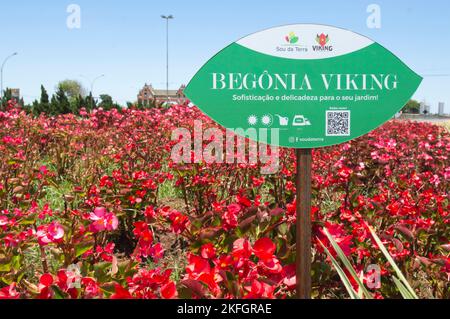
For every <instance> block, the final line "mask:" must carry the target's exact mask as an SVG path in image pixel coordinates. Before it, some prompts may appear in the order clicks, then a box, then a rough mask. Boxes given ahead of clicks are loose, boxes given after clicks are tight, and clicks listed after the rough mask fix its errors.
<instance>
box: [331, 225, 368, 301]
mask: <svg viewBox="0 0 450 319" xmlns="http://www.w3.org/2000/svg"><path fill="white" fill-rule="evenodd" d="M323 231H324V233H325V235H326V236H327V237H328V240H329V241H330V243H331V245H332V246H333V248H334V250H335V251H336V253H337V254H338V257H339V259H340V260H341V262H342V263H343V264H344V266H345V268H347V270H348V272H349V273H350V274H351V275H352V277H353V279H354V280H355V281H356V283H357V284H358V286H359V290H360V291H361V292H362V293H363V294H364V296H365V297H366V298H367V299H372V298H373V297H372V294H371V293H370V292H369V291H368V290H367V288H366V287H365V286H364V283H363V282H362V281H361V279H360V278H359V276H358V275H357V274H356V271H355V269H353V266H352V264H351V263H350V261H349V260H348V259H347V257H346V256H345V254H344V252H343V251H342V249H341V247H339V245H338V243H337V242H336V241H335V240H334V238H333V236H331V234H330V233H329V232H328V230H327V229H326V228H325V227H324V228H323Z"/></svg>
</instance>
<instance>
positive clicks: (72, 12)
mask: <svg viewBox="0 0 450 319" xmlns="http://www.w3.org/2000/svg"><path fill="white" fill-rule="evenodd" d="M66 12H67V13H69V15H68V16H67V19H66V25H67V28H69V29H81V7H80V6H79V5H78V4H69V5H68V6H67V9H66Z"/></svg>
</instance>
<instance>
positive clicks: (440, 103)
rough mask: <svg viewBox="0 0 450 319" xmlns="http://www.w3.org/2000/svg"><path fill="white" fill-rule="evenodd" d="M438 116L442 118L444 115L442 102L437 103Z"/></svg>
mask: <svg viewBox="0 0 450 319" xmlns="http://www.w3.org/2000/svg"><path fill="white" fill-rule="evenodd" d="M438 114H439V116H443V115H444V102H439V112H438Z"/></svg>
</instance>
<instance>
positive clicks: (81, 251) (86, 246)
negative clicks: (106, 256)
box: [75, 242, 94, 257]
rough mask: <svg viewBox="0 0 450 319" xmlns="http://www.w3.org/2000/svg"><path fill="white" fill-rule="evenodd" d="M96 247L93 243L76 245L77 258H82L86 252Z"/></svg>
mask: <svg viewBox="0 0 450 319" xmlns="http://www.w3.org/2000/svg"><path fill="white" fill-rule="evenodd" d="M93 247H94V244H93V243H92V242H88V243H79V244H77V245H75V257H80V256H81V255H83V254H84V253H85V252H87V251H88V250H89V249H92V248H93Z"/></svg>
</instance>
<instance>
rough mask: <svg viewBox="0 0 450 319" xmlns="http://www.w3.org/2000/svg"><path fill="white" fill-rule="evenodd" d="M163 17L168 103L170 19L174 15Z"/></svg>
mask: <svg viewBox="0 0 450 319" xmlns="http://www.w3.org/2000/svg"><path fill="white" fill-rule="evenodd" d="M161 18H163V19H166V95H167V103H168V102H169V20H170V19H174V16H173V15H171V14H170V15H167V16H166V15H161Z"/></svg>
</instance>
